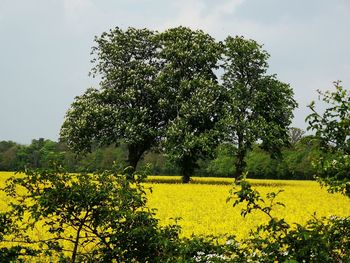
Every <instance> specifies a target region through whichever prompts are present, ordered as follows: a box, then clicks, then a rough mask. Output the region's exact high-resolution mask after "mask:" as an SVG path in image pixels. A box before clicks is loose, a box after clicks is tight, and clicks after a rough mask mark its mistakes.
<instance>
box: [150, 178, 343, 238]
mask: <svg viewBox="0 0 350 263" xmlns="http://www.w3.org/2000/svg"><path fill="white" fill-rule="evenodd" d="M150 179H151V181H153V182H155V181H158V182H159V181H161V182H166V181H167V180H172V181H176V178H174V177H162V178H159V177H150ZM177 180H178V182H179V181H180V178H179V177H178V178H177ZM249 181H250V182H251V183H252V184H253V186H254V187H255V188H256V189H257V190H258V191H259V192H260V193H261V194H262V195H263V196H265V195H266V194H267V193H268V192H273V191H274V192H277V191H278V190H279V189H283V190H284V192H282V193H280V195H279V196H278V198H277V200H278V201H280V202H282V203H284V204H285V205H286V207H285V208H283V207H278V208H277V209H276V210H275V211H274V212H273V215H275V216H278V217H281V218H285V219H286V221H287V222H288V223H293V222H297V223H304V222H306V221H307V220H308V219H311V218H312V216H313V215H314V213H316V216H317V217H321V216H327V217H328V216H331V215H338V216H349V215H350V199H349V198H346V197H344V196H342V195H340V194H329V193H328V192H327V191H326V189H322V188H321V187H320V185H319V184H318V183H317V182H314V181H287V180H278V181H277V180H249ZM199 182H205V183H206V184H198V183H199ZM209 182H212V183H216V184H208V183H209ZM230 183H232V179H223V178H198V177H195V178H193V183H191V184H188V185H183V184H174V183H172V184H169V183H158V184H157V183H152V184H147V186H150V187H152V189H153V193H152V194H149V196H148V200H149V202H148V203H149V206H150V207H153V208H157V209H158V211H157V217H158V218H159V219H160V221H161V223H162V224H168V223H170V222H172V220H170V218H175V217H181V218H182V220H181V221H180V222H179V223H180V225H181V226H182V229H183V235H185V236H190V235H191V234H205V235H211V234H213V235H222V234H234V235H236V236H237V237H238V238H242V237H246V236H247V235H248V233H249V230H250V229H252V228H254V227H255V226H257V225H259V224H260V223H262V222H264V220H265V221H266V220H267V217H266V215H262V214H261V213H254V214H252V215H247V216H246V217H245V218H243V217H242V216H241V215H240V209H241V208H240V207H235V208H233V207H232V204H233V201H231V202H229V203H226V198H227V197H228V196H229V190H230V189H232V185H230ZM225 184H226V185H225Z"/></svg>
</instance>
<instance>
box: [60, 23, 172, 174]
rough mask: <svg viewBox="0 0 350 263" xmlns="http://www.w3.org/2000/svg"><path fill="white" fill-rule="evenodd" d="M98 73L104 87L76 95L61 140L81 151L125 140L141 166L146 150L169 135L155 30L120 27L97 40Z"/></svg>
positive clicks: (132, 157) (134, 161)
mask: <svg viewBox="0 0 350 263" xmlns="http://www.w3.org/2000/svg"><path fill="white" fill-rule="evenodd" d="M95 41H96V43H97V45H96V46H95V47H93V50H92V54H93V55H95V57H94V59H93V60H92V62H93V63H94V64H95V66H94V68H93V69H92V71H91V74H92V75H93V76H100V77H101V78H102V80H101V82H100V89H99V90H97V89H91V88H90V89H88V90H87V91H86V92H85V93H84V94H83V95H82V96H79V97H76V98H75V101H74V103H73V104H72V105H71V108H70V109H69V110H68V112H67V114H66V117H65V121H64V123H63V125H62V128H61V138H62V139H63V140H65V141H67V143H68V145H69V146H70V147H71V148H72V149H73V150H74V151H76V152H86V151H91V149H92V148H93V147H94V146H101V145H110V144H112V143H115V144H119V143H120V142H124V143H125V144H126V145H127V148H128V164H129V165H130V166H132V167H134V168H136V166H137V163H138V162H139V160H140V158H141V157H142V156H143V154H144V153H145V152H146V151H148V150H149V149H151V148H152V147H153V146H155V145H156V144H157V143H158V141H159V140H160V137H161V135H162V134H163V130H164V126H165V122H164V116H163V113H164V109H163V108H162V104H161V102H162V100H161V98H162V96H163V92H162V90H160V89H159V88H158V87H159V85H157V81H156V79H157V76H158V75H159V70H160V61H159V59H158V58H157V54H156V53H157V52H158V49H159V44H158V42H157V41H156V39H155V33H154V32H153V31H151V30H147V29H134V28H128V29H127V30H125V31H123V30H122V29H120V28H115V29H112V30H110V32H108V33H106V32H105V33H103V34H102V35H101V36H100V37H96V39H95Z"/></svg>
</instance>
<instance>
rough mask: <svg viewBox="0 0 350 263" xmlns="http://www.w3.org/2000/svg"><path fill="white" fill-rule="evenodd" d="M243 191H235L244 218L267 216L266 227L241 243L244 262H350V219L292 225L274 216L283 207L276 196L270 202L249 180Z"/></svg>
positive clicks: (275, 194)
mask: <svg viewBox="0 0 350 263" xmlns="http://www.w3.org/2000/svg"><path fill="white" fill-rule="evenodd" d="M239 185H240V187H241V188H240V189H239V190H238V191H236V190H232V192H231V193H232V196H231V197H230V198H229V199H228V200H231V199H232V198H234V200H235V201H234V204H233V205H234V206H236V205H238V204H241V203H243V204H245V206H246V207H245V208H243V209H242V215H243V216H246V215H247V214H249V213H251V212H253V211H260V212H263V213H264V214H265V215H267V216H268V218H269V221H268V223H267V224H262V225H260V226H258V227H257V229H255V230H252V231H251V233H250V237H249V238H248V239H246V240H244V241H242V243H243V245H242V246H241V251H240V253H241V256H242V257H243V258H241V260H243V261H244V262H315V263H316V262H348V261H349V259H350V240H349V234H350V217H346V218H338V217H336V216H331V217H330V218H329V219H327V218H321V219H317V218H316V217H314V219H312V220H309V221H308V222H307V223H306V225H300V224H296V225H295V226H291V225H289V224H288V223H286V222H285V221H284V219H279V218H276V217H274V216H273V215H272V210H273V208H274V207H275V206H284V205H283V204H282V203H280V202H277V201H276V200H275V199H276V197H277V196H278V194H279V193H280V192H281V191H279V192H277V193H268V194H267V196H266V198H267V200H268V202H267V201H266V200H265V199H264V198H262V197H261V195H260V193H259V192H257V191H256V190H254V189H252V187H251V185H250V184H249V183H248V182H246V181H241V182H239Z"/></svg>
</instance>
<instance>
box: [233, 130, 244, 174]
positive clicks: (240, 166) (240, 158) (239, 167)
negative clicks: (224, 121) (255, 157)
mask: <svg viewBox="0 0 350 263" xmlns="http://www.w3.org/2000/svg"><path fill="white" fill-rule="evenodd" d="M245 155H246V148H245V147H244V142H243V135H242V134H238V149H237V154H236V172H235V178H236V179H241V177H242V174H243V172H244V168H245V167H246V163H245V161H244V158H245Z"/></svg>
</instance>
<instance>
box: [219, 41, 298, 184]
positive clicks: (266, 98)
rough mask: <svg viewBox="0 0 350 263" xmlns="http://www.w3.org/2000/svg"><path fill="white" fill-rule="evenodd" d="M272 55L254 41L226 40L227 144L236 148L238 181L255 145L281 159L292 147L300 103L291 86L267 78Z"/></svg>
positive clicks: (224, 74)
mask: <svg viewBox="0 0 350 263" xmlns="http://www.w3.org/2000/svg"><path fill="white" fill-rule="evenodd" d="M268 57H269V54H268V53H267V52H266V51H264V50H262V46H261V45H259V44H258V43H257V42H255V41H254V40H246V39H244V38H243V37H230V36H229V37H228V38H226V40H225V49H224V63H223V69H224V73H223V77H222V78H223V86H224V88H225V89H226V90H227V93H228V96H229V100H228V103H227V110H226V111H227V116H226V120H225V122H226V123H227V129H226V135H227V136H226V140H227V141H229V142H232V143H233V144H235V145H236V147H237V151H236V154H235V155H236V163H235V166H236V172H235V177H236V178H238V177H240V176H241V175H242V173H243V171H244V168H245V166H246V163H245V161H244V158H245V156H246V154H247V151H248V150H250V149H251V147H252V145H253V143H254V142H256V141H258V140H261V141H262V144H261V145H262V148H264V149H267V150H269V151H270V152H271V153H272V154H273V156H277V155H278V153H279V152H280V149H281V147H282V146H284V145H287V144H288V139H289V138H288V126H289V125H290V123H291V119H292V117H293V113H292V111H293V109H294V108H295V107H296V106H297V103H296V102H295V100H294V99H293V91H292V89H291V88H290V86H289V85H288V84H285V83H283V82H281V81H279V80H277V79H276V77H275V76H269V75H266V71H267V69H268V63H267V59H268Z"/></svg>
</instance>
